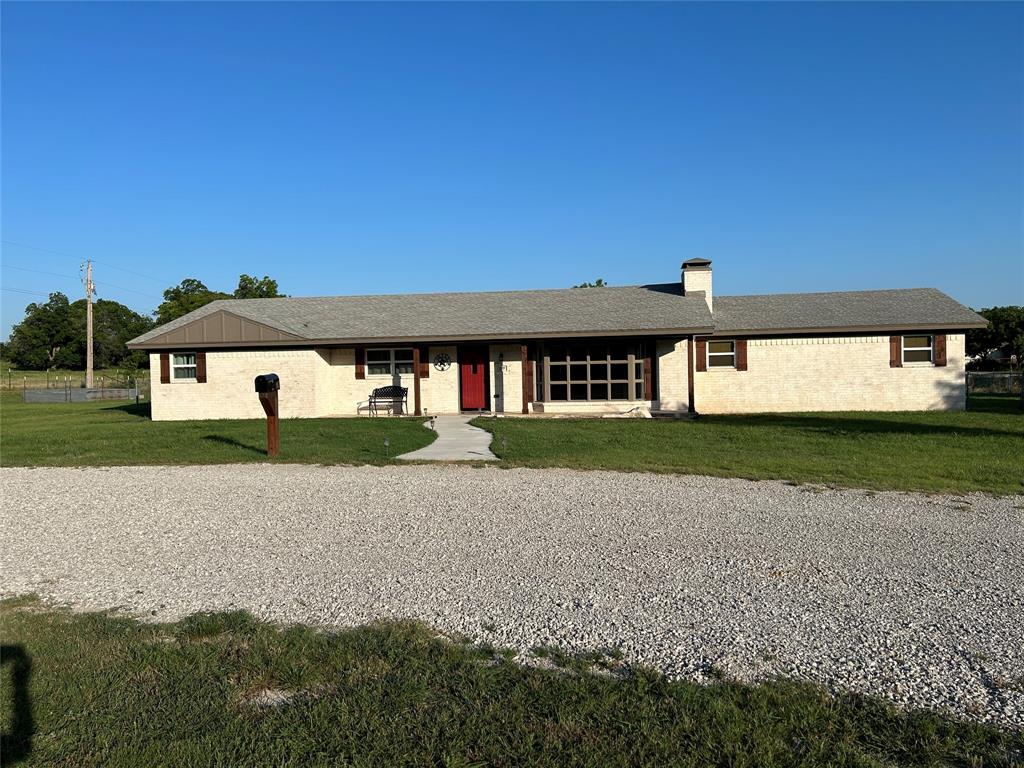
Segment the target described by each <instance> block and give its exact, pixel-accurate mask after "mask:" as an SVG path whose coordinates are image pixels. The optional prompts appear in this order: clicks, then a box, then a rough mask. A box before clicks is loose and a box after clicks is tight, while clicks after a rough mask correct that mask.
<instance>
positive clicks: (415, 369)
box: [412, 346, 423, 416]
mask: <svg viewBox="0 0 1024 768" xmlns="http://www.w3.org/2000/svg"><path fill="white" fill-rule="evenodd" d="M412 392H413V401H412V403H413V415H414V416H422V415H423V410H422V409H421V408H420V348H419V346H414V347H413V348H412Z"/></svg>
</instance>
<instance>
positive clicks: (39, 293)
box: [0, 285, 50, 296]
mask: <svg viewBox="0 0 1024 768" xmlns="http://www.w3.org/2000/svg"><path fill="white" fill-rule="evenodd" d="M0 291H10V292H11V293H27V294H29V295H30V296H49V295H50V294H48V293H43V292H42V291H26V290H25V289H24V288H8V287H7V286H6V285H5V286H4V287H3V288H0Z"/></svg>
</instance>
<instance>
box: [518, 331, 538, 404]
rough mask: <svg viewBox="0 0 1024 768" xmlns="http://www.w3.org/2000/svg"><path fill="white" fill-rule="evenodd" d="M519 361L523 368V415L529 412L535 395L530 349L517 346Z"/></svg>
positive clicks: (524, 345)
mask: <svg viewBox="0 0 1024 768" xmlns="http://www.w3.org/2000/svg"><path fill="white" fill-rule="evenodd" d="M519 359H520V362H521V363H522V367H523V413H529V412H530V403H532V402H533V400H534V397H535V396H536V393H535V391H534V387H535V385H534V383H533V360H531V359H530V348H529V347H528V346H527V345H526V344H521V345H520V346H519Z"/></svg>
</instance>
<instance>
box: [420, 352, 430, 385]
mask: <svg viewBox="0 0 1024 768" xmlns="http://www.w3.org/2000/svg"><path fill="white" fill-rule="evenodd" d="M420 378H421V379H429V378H430V351H429V350H428V349H427V347H425V346H424V347H420Z"/></svg>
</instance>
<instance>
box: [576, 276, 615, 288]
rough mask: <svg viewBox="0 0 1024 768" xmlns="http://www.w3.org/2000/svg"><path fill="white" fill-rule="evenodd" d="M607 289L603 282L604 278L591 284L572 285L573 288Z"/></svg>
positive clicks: (606, 284)
mask: <svg viewBox="0 0 1024 768" xmlns="http://www.w3.org/2000/svg"><path fill="white" fill-rule="evenodd" d="M607 287H608V283H606V282H605V281H604V278H601V277H599V278H597V280H595V281H594V282H592V283H580V284H579V285H574V286H573V288H607Z"/></svg>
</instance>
